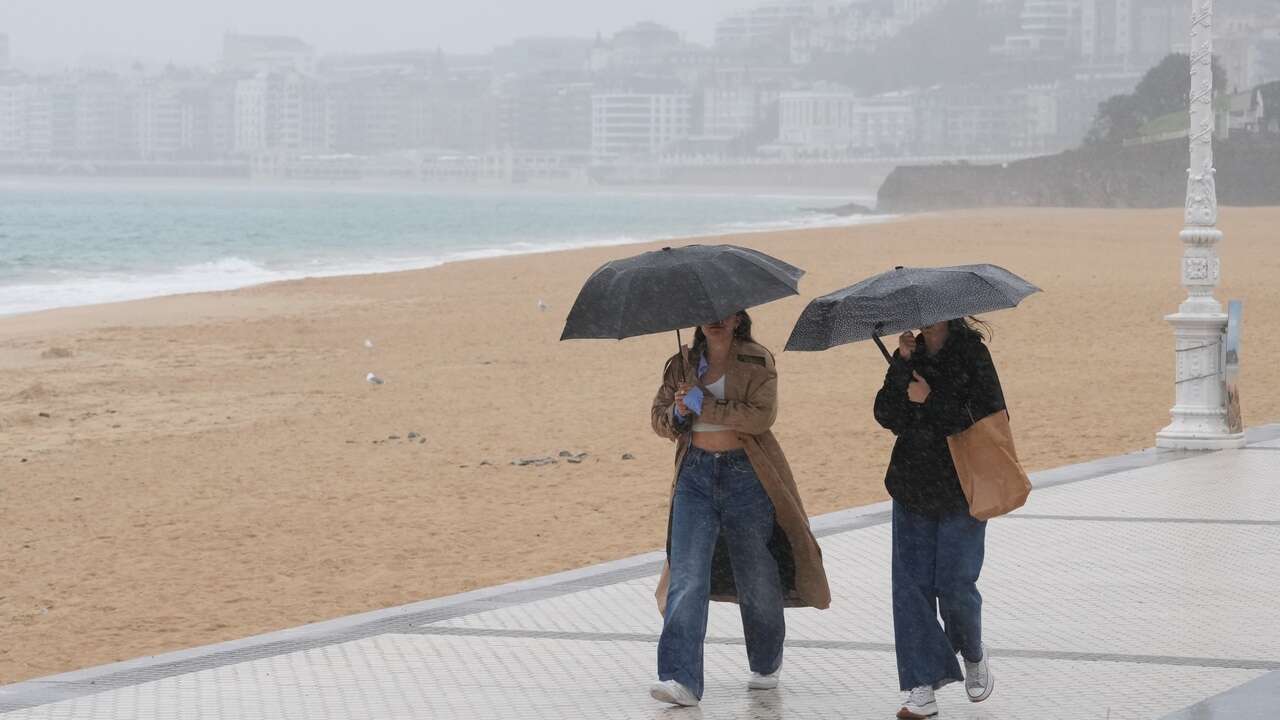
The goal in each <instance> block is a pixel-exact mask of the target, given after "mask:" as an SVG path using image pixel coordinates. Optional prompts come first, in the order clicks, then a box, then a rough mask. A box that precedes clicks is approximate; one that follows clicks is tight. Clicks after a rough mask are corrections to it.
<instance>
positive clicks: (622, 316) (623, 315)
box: [614, 273, 635, 340]
mask: <svg viewBox="0 0 1280 720" xmlns="http://www.w3.org/2000/svg"><path fill="white" fill-rule="evenodd" d="M617 277H618V278H625V279H626V281H627V286H626V288H625V289H624V292H623V293H622V309H621V310H620V311H619V312H618V324H617V326H616V327H615V328H614V334H615V335H617V337H618V339H619V340H621V339H623V338H624V337H626V335H625V334H624V332H623V329H622V326H623V324H625V323H626V321H627V310H628V309H629V308H627V305H628V304H629V303H630V300H631V281H632V279H633V278H634V277H635V274H634V273H627V274H619V275H618V276H617Z"/></svg>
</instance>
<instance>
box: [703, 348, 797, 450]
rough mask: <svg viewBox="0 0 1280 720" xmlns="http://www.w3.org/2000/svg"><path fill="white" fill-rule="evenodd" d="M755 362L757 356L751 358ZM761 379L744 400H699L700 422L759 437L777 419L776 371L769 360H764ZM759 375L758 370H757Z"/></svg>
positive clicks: (770, 358)
mask: <svg viewBox="0 0 1280 720" xmlns="http://www.w3.org/2000/svg"><path fill="white" fill-rule="evenodd" d="M750 357H751V359H753V360H754V359H755V358H756V357H757V356H755V355H752V356H750ZM760 360H763V361H764V371H763V375H764V378H763V379H762V380H760V381H758V382H756V383H754V386H752V387H749V388H748V395H747V399H746V400H716V399H715V398H713V397H704V398H703V400H702V415H700V416H699V417H701V418H702V421H703V422H708V423H712V424H714V425H724V426H726V427H729V428H732V429H734V430H737V431H738V432H740V433H746V434H748V435H762V434H764V433H765V432H768V430H769V428H771V427H773V421H774V420H776V419H777V417H778V370H777V368H776V367H774V364H773V358H772V357H763V358H760ZM757 372H759V371H757Z"/></svg>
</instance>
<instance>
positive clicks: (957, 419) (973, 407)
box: [920, 342, 1004, 435]
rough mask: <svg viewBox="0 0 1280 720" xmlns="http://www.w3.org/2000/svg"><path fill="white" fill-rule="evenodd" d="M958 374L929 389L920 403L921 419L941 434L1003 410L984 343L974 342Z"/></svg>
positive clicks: (988, 351) (1002, 399)
mask: <svg viewBox="0 0 1280 720" xmlns="http://www.w3.org/2000/svg"><path fill="white" fill-rule="evenodd" d="M964 365H965V369H964V371H963V372H961V373H960V376H959V377H955V378H949V381H948V382H947V383H946V384H945V385H944V386H943V387H939V388H931V390H930V392H929V397H928V398H927V399H926V400H925V401H924V403H923V404H921V405H920V416H921V419H922V420H923V421H924V422H926V423H928V424H929V425H930V426H931V427H933V429H934V430H935V431H937V432H938V433H940V434H942V435H955V434H956V433H959V432H963V431H965V430H967V429H969V428H970V427H972V426H973V424H974V423H975V422H977V421H978V420H981V419H982V418H984V417H986V416H987V415H990V414H991V413H993V412H997V411H999V410H1003V409H1004V392H1003V391H1002V390H1001V388H1000V377H999V376H998V375H997V374H996V366H995V364H994V363H993V362H992V361H991V351H990V350H988V349H987V346H986V344H985V343H981V342H978V343H975V344H974V346H973V349H972V350H970V351H969V352H968V353H967V355H966V357H965V363H964Z"/></svg>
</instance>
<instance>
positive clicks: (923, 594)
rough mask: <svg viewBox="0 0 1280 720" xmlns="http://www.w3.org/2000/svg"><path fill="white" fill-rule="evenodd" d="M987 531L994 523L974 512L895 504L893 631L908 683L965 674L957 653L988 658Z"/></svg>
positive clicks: (902, 677) (901, 678)
mask: <svg viewBox="0 0 1280 720" xmlns="http://www.w3.org/2000/svg"><path fill="white" fill-rule="evenodd" d="M986 534H987V523H986V522H984V521H980V520H974V519H973V518H972V517H971V516H970V515H969V514H968V513H951V514H948V515H943V516H941V517H938V518H932V517H927V516H925V515H917V514H916V513H913V512H911V511H910V510H907V509H906V508H904V507H903V506H902V505H901V504H900V503H897V502H895V503H894V504H893V638H894V649H895V650H896V651H897V654H898V684H899V686H900V688H901V689H902V690H910V689H911V688H914V687H918V686H920V685H930V686H932V687H933V688H935V689H937V688H940V687H942V686H943V685H946V684H947V683H950V682H955V681H962V680H964V675H963V674H962V673H961V672H960V663H958V662H957V661H956V653H960V654H962V655H963V656H964V658H965V659H966V660H968V661H970V662H977V661H978V660H981V659H982V595H981V594H980V593H979V592H978V585H977V582H978V574H979V573H980V572H982V558H983V555H984V553H985V547H986V543H985V540H986ZM939 615H941V617H942V624H941V625H939V624H938V616H939Z"/></svg>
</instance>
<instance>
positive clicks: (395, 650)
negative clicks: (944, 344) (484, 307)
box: [0, 433, 1280, 720]
mask: <svg viewBox="0 0 1280 720" xmlns="http://www.w3.org/2000/svg"><path fill="white" fill-rule="evenodd" d="M1272 436H1274V433H1272ZM821 544H822V547H823V551H824V557H825V562H826V566H827V570H828V573H829V576H830V579H831V583H832V594H833V598H834V599H833V604H832V607H831V609H830V610H827V611H821V612H820V611H815V610H790V611H788V628H787V630H788V643H789V646H788V649H787V654H786V664H785V669H784V673H783V678H784V679H783V686H782V688H781V689H779V690H777V691H765V692H749V691H747V690H746V689H745V687H744V680H745V678H744V673H745V653H744V651H743V648H742V647H741V637H742V628H741V623H740V621H739V619H738V616H737V609H736V607H735V606H732V605H723V604H718V603H717V604H713V606H712V613H711V622H710V625H709V630H708V635H709V638H710V640H709V644H708V646H707V690H706V693H705V696H704V702H703V705H702V707H701V708H699V709H695V710H674V709H669V708H666V707H663V706H660V705H658V704H657V703H655V702H653V701H652V700H650V699H649V698H648V696H647V693H646V692H645V688H646V685H647V683H648V682H649V680H650V679H651V676H652V675H653V672H654V655H655V647H656V646H655V639H656V634H657V633H658V631H659V630H660V628H661V624H660V623H661V620H660V617H659V615H658V614H657V611H656V607H655V605H654V601H653V587H654V584H655V581H656V577H655V576H653V575H648V574H645V575H644V576H643V577H633V578H632V579H626V578H625V577H624V578H623V579H620V580H618V581H616V582H606V583H605V584H600V583H592V582H591V581H590V573H587V574H586V575H585V576H579V580H580V582H579V583H578V584H576V585H574V586H573V587H572V588H569V589H566V586H560V587H559V588H558V589H557V587H556V586H554V585H553V584H550V583H547V584H544V586H543V587H541V588H535V589H534V590H533V591H530V590H529V589H528V588H529V587H530V586H529V585H528V584H526V585H525V586H524V587H523V588H522V594H521V595H519V596H516V595H510V596H507V597H508V598H517V599H508V600H505V601H504V600H502V599H501V596H500V595H493V596H490V598H489V599H487V600H481V601H474V600H467V599H463V600H459V601H458V602H457V604H456V607H457V608H461V609H460V610H458V611H457V612H453V613H451V614H453V615H455V617H448V618H445V619H440V618H441V617H442V616H439V615H432V614H430V613H419V614H418V615H414V614H413V613H412V612H407V611H406V612H404V613H402V617H403V618H405V619H404V621H403V622H400V623H399V624H396V623H394V622H393V623H391V624H389V625H385V626H379V627H381V628H382V629H380V630H377V631H370V632H367V633H365V635H364V636H359V634H358V633H357V636H346V637H342V636H339V635H338V634H335V635H334V638H333V640H332V642H325V641H324V640H323V638H321V639H320V640H319V641H316V640H315V639H314V638H312V641H311V642H310V644H309V645H307V646H306V647H301V646H299V648H298V649H290V648H289V646H288V644H287V643H284V644H282V645H281V650H280V652H277V653H265V654H264V653H261V652H260V653H258V655H257V656H255V657H251V658H249V659H244V660H240V661H234V660H228V661H226V662H221V661H217V660H216V658H217V657H219V656H216V655H211V656H210V657H214V658H215V659H214V661H211V662H204V663H203V664H199V663H195V664H192V665H191V666H190V669H189V671H184V667H185V666H183V665H182V663H181V662H179V663H177V664H174V665H170V666H167V667H168V669H165V670H163V671H158V672H156V673H154V674H152V675H148V674H147V673H146V672H142V673H137V674H135V675H128V673H123V672H122V673H116V674H115V675H112V674H111V673H110V672H109V671H107V672H104V673H103V674H102V675H101V677H103V678H106V679H107V682H105V683H103V687H107V688H111V689H107V690H105V691H94V690H93V689H86V688H85V683H84V682H82V681H79V680H77V682H74V683H72V682H67V683H64V685H65V688H64V687H63V685H60V684H59V683H58V682H56V681H57V679H56V678H54V679H50V681H49V682H48V683H45V685H46V686H47V687H49V688H58V689H59V692H63V691H64V690H65V693H64V695H62V696H63V697H70V699H67V700H61V701H54V702H48V703H45V704H36V705H31V704H30V703H28V705H31V706H29V707H23V708H22V709H18V710H15V711H12V712H9V713H2V712H0V720H37V719H40V720H54V719H60V720H61V719H65V720H123V719H124V718H166V719H167V718H192V719H200V720H204V719H206V718H208V719H212V718H218V719H219V720H221V719H228V720H230V719H237V720H239V719H244V720H249V719H255V720H256V719H259V718H261V719H264V720H265V719H268V718H298V719H306V720H313V719H315V720H320V719H329V718H333V719H335V720H336V719H338V718H404V719H406V720H408V719H410V718H412V719H415V720H416V719H419V718H432V719H437V718H439V719H442V720H443V719H452V718H460V719H463V718H467V719H469V718H478V719H480V718H495V719H496V718H503V719H504V720H505V719H508V718H531V719H540V718H555V719H557V720H558V719H560V718H619V719H621V718H646V719H647V718H664V719H666V718H670V719H671V720H682V719H683V718H706V719H708V720H710V719H712V718H717V719H718V718H759V719H762V720H763V719H773V718H777V719H779V720H781V719H782V718H851V719H857V718H891V717H892V715H893V712H894V711H895V710H896V708H897V705H896V702H897V698H898V695H897V680H896V674H895V670H894V668H895V664H894V656H893V652H892V642H893V633H892V619H891V611H890V593H889V528H888V525H887V524H883V523H880V524H871V525H870V526H865V527H859V528H857V529H850V530H845V531H842V532H835V533H833V534H829V535H826V536H824V537H822V539H821ZM633 564H634V563H633ZM642 567H645V566H642ZM632 575H633V576H634V575H635V573H632ZM602 577H609V576H602ZM583 578H585V580H584V579H583ZM602 582H603V581H602ZM593 584H594V585H598V586H594V587H593V586H592V585H593ZM534 585H535V586H536V585H537V583H536V582H535V583H534ZM980 588H981V589H982V591H983V595H984V598H985V607H984V623H983V624H984V631H985V639H986V643H987V645H988V647H989V649H990V650H991V654H992V657H993V669H994V670H995V672H996V674H997V677H998V684H997V690H996V693H995V694H994V695H993V697H992V698H991V700H989V701H988V702H986V703H983V704H980V705H972V704H970V703H968V702H967V701H965V699H964V696H963V690H961V689H959V688H957V687H955V686H952V687H949V688H946V689H944V690H943V691H941V693H940V702H941V705H942V715H941V718H945V719H950V718H963V719H965V720H977V719H979V718H981V719H985V720H1005V719H1008V718H1064V719H1066V718H1082V719H1083V718H1088V719H1093V718H1108V719H1112V720H1122V719H1127V718H1132V719H1135V720H1136V719H1139V718H1162V717H1164V716H1166V715H1168V714H1170V713H1175V712H1176V711H1179V710H1181V709H1183V708H1186V707H1187V706H1189V705H1192V704H1194V703H1197V702H1200V701H1202V700H1204V699H1205V698H1208V697H1210V696H1214V695H1217V694H1218V693H1223V692H1227V691H1233V688H1238V687H1239V686H1241V685H1242V684H1245V683H1248V682H1250V681H1253V680H1257V679H1259V678H1263V681H1264V682H1269V678H1270V677H1271V676H1270V675H1269V673H1272V672H1280V591H1277V588H1280V440H1271V441H1267V442H1261V443H1257V444H1255V445H1253V446H1251V448H1250V449H1246V450H1240V451H1230V452H1222V453H1214V454H1207V455H1196V456H1191V457H1188V458H1186V459H1175V460H1172V461H1170V462H1164V463H1162V464H1155V465H1150V466H1147V467H1141V468H1138V469H1131V470H1124V471H1119V472H1113V473H1110V474H1105V475H1102V476H1100V477H1095V478H1093V479H1088V480H1080V481H1077V482H1069V483H1066V484H1062V485H1057V486H1053V487H1044V488H1040V489H1037V490H1036V491H1035V492H1034V493H1033V494H1032V499H1031V502H1029V503H1028V505H1027V507H1025V508H1024V509H1023V510H1021V511H1019V512H1018V513H1017V514H1016V516H1014V517H1011V518H1007V519H1001V520H998V521H995V522H992V523H991V525H990V526H989V528H988V551H987V561H986V565H985V568H984V570H983V576H982V580H981V582H980ZM432 607H433V608H435V610H433V612H436V611H439V609H440V608H441V607H444V608H445V609H448V603H447V602H446V603H445V605H443V606H442V605H440V603H438V602H437V603H435V604H433V606H432ZM446 614H450V613H446ZM415 618H416V619H415ZM352 637H355V639H352ZM184 662H185V661H184ZM1264 676H1266V678H1264ZM131 677H136V681H135V680H130V679H129V678H131ZM113 678H114V679H113ZM121 678H124V679H123V680H122V679H121ZM37 684H39V683H37ZM1255 684H1256V683H1255ZM20 690H21V689H20ZM1233 692H1235V693H1239V690H1236V691H1233ZM14 697H17V698H19V699H20V698H21V697H22V696H21V693H20V692H19V693H18V694H11V695H10V696H9V697H8V698H6V688H0V709H2V708H3V707H5V705H4V702H5V701H6V699H8V700H9V702H14V700H13V698H14ZM1227 697H1233V696H1231V695H1228V696H1227ZM1252 698H1253V696H1247V697H1245V700H1243V702H1244V705H1243V707H1245V709H1246V714H1244V715H1239V714H1232V717H1258V718H1272V717H1274V718H1280V698H1275V699H1274V702H1275V704H1274V705H1271V704H1270V703H1271V701H1268V700H1266V699H1262V700H1258V699H1252ZM1240 702H1241V701H1239V700H1237V704H1236V706H1235V707H1236V708H1237V709H1238V708H1239V707H1242V706H1241V705H1240ZM1251 711H1256V714H1248V712H1251ZM1206 712H1207V714H1205V713H1206ZM1220 716H1222V715H1217V714H1214V713H1213V712H1211V711H1204V712H1199V713H1197V714H1196V715H1195V717H1198V718H1206V719H1207V718H1213V717H1220Z"/></svg>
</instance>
